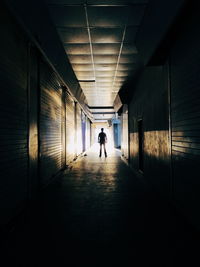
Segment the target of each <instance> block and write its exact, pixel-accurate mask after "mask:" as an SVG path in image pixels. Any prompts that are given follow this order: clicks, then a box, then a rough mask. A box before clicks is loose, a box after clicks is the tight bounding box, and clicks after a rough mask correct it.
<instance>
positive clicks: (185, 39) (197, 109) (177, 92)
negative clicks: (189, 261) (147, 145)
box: [170, 1, 200, 229]
mask: <svg viewBox="0 0 200 267" xmlns="http://www.w3.org/2000/svg"><path fill="white" fill-rule="evenodd" d="M191 4H192V6H191V7H190V9H188V11H187V14H186V17H185V18H184V20H183V21H182V24H181V27H180V28H179V31H178V32H177V37H176V41H175V43H174V45H173V47H172V48H171V53H170V62H171V63H170V80H171V124H172V184H173V198H174V202H175V203H176V205H177V206H178V207H179V208H180V209H181V210H182V211H183V212H184V214H185V215H186V216H187V217H188V218H190V220H191V221H192V222H193V223H194V224H195V225H196V226H197V227H198V228H199V229H200V214H199V204H200V181H199V173H200V75H199V70H200V37H199V25H200V11H199V10H200V4H199V3H198V1H194V2H193V3H191Z"/></svg>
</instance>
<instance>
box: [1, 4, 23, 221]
mask: <svg viewBox="0 0 200 267" xmlns="http://www.w3.org/2000/svg"><path fill="white" fill-rule="evenodd" d="M0 24H1V25H6V27H1V38H2V41H1V42H0V88H1V97H0V113H1V116H0V120H1V127H0V136H1V138H0V149H1V154H0V170H1V178H0V196H1V201H0V211H1V224H5V223H6V222H8V221H9V220H10V219H11V218H12V217H13V216H15V215H16V214H18V213H19V211H20V210H21V209H22V208H23V207H24V201H25V199H27V196H28V179H27V174H28V139H27V136H28V113H27V109H28V102H27V81H28V80H27V78H28V73H27V65H28V57H27V54H28V41H27V39H26V36H25V35H24V34H23V33H22V32H21V31H19V28H18V27H17V25H15V21H14V20H13V19H12V18H11V16H10V15H9V13H8V12H5V7H4V6H3V4H2V3H1V4H0Z"/></svg>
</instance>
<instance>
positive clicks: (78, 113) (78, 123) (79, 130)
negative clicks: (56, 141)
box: [76, 104, 82, 155]
mask: <svg viewBox="0 0 200 267" xmlns="http://www.w3.org/2000/svg"><path fill="white" fill-rule="evenodd" d="M76 136H77V155H79V154H81V153H82V122H81V109H80V107H79V105H78V104H77V105H76Z"/></svg>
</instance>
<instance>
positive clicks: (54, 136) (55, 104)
mask: <svg viewBox="0 0 200 267" xmlns="http://www.w3.org/2000/svg"><path fill="white" fill-rule="evenodd" d="M40 88H41V89H40V90H41V93H40V94H41V96H40V176H41V183H42V184H46V183H48V181H49V180H50V179H51V178H52V176H54V175H55V174H56V173H58V171H59V170H60V169H61V168H62V130H61V118H62V113H61V108H62V104H61V103H62V90H61V88H60V85H59V82H58V79H57V77H56V75H55V74H54V72H53V71H52V69H51V68H50V67H48V66H47V64H46V63H45V62H43V61H41V62H40Z"/></svg>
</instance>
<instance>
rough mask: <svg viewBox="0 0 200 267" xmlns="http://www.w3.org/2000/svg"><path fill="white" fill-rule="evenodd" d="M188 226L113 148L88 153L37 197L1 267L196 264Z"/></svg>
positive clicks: (194, 239)
mask: <svg viewBox="0 0 200 267" xmlns="http://www.w3.org/2000/svg"><path fill="white" fill-rule="evenodd" d="M198 242H199V241H198V239H197V236H196V233H195V231H193V229H192V228H191V226H189V225H188V224H187V223H186V222H185V221H184V220H183V218H182V216H180V215H179V214H178V213H177V212H176V211H175V210H174V209H173V208H172V207H170V205H169V204H168V203H167V202H165V201H164V200H162V199H161V197H160V196H159V195H157V194H156V193H155V192H153V191H152V189H150V188H149V187H148V186H147V185H146V184H144V183H143V182H142V181H140V180H139V179H138V178H136V177H135V175H134V174H133V173H132V171H131V170H130V169H129V168H128V167H127V165H126V164H125V163H124V162H123V161H122V160H121V158H120V154H119V152H113V153H112V154H111V155H109V157H108V158H102V159H99V157H98V153H97V152H96V151H94V149H93V150H92V151H90V152H89V153H88V156H83V157H81V158H80V159H79V160H78V161H76V162H75V163H74V164H73V165H72V167H71V169H70V170H66V171H65V172H64V174H63V175H62V177H61V178H60V179H59V180H56V181H55V182H53V183H52V184H51V185H49V186H48V187H47V188H46V189H45V190H44V191H43V192H42V194H40V197H39V198H38V199H37V203H35V205H33V206H31V207H30V209H29V211H28V214H27V216H26V221H25V225H23V226H21V229H20V227H19V229H18V231H17V233H16V235H15V237H13V240H10V244H9V246H8V247H9V254H8V256H7V261H6V262H10V261H11V263H10V265H9V266H13V267H14V266H49V265H51V266H70V267H71V266H95V267H96V266H138V267H139V266H152V267H153V266H163V267H164V266H169V267H171V266H182V265H183V264H187V265H188V266H199V263H200V262H199V257H198V256H199V251H198V249H197V247H198V246H199V243H198Z"/></svg>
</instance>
